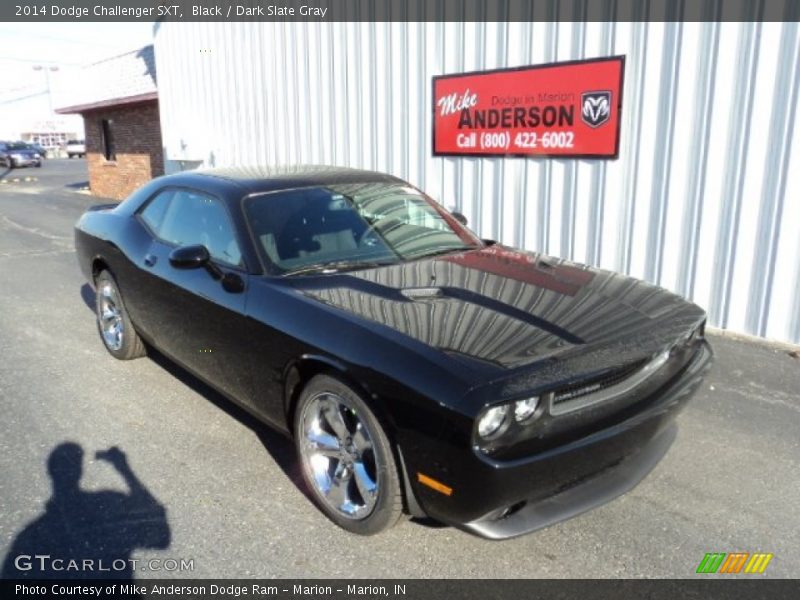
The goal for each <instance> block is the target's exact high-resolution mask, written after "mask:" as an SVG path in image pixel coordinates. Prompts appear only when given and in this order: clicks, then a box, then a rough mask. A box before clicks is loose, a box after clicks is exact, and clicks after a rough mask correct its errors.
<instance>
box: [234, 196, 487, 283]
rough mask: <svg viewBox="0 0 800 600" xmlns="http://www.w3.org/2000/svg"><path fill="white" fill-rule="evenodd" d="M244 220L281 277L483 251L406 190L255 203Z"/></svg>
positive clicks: (260, 198) (270, 198) (441, 213)
mask: <svg viewBox="0 0 800 600" xmlns="http://www.w3.org/2000/svg"><path fill="white" fill-rule="evenodd" d="M245 213H246V216H247V220H248V222H249V225H250V229H251V231H252V232H253V235H254V237H255V239H256V240H257V242H258V243H257V245H258V247H259V250H260V251H261V252H262V255H263V257H264V258H265V259H266V260H268V261H269V263H271V264H272V265H274V267H275V270H277V271H278V272H280V273H308V272H314V271H319V270H325V269H326V268H327V269H330V270H336V271H340V270H344V269H352V268H359V267H369V266H376V265H380V264H391V263H397V262H404V261H408V260H414V259H417V258H422V257H424V256H433V255H437V254H445V253H449V252H460V251H463V250H467V249H470V248H475V247H478V246H480V245H481V241H480V240H479V239H478V238H477V237H476V236H475V235H474V234H473V233H472V232H470V231H469V230H468V229H467V228H465V227H463V226H462V225H461V224H460V223H459V222H458V221H456V220H455V218H453V216H452V215H450V214H449V213H447V212H446V211H444V210H443V209H442V208H441V207H439V206H438V205H437V204H436V203H435V202H434V201H433V200H431V199H430V198H428V197H426V196H424V195H423V194H421V193H420V192H418V191H417V190H415V189H413V188H411V187H409V186H406V185H402V184H387V183H358V184H346V185H340V184H335V185H327V186H323V187H311V188H301V189H295V190H287V191H281V192H274V193H266V194H261V195H258V196H253V197H251V198H249V199H248V201H247V202H246V203H245Z"/></svg>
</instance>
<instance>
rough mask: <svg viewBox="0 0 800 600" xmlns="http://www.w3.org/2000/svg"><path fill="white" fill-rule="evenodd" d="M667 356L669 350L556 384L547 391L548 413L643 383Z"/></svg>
mask: <svg viewBox="0 0 800 600" xmlns="http://www.w3.org/2000/svg"><path fill="white" fill-rule="evenodd" d="M668 359H669V352H664V353H662V354H659V355H657V356H655V357H654V358H652V359H651V360H647V361H640V362H637V363H634V364H631V365H627V366H625V367H622V368H621V369H617V370H615V371H612V372H610V373H605V374H604V375H602V376H600V377H598V378H595V379H591V380H588V381H587V380H584V381H580V382H578V383H574V384H572V385H569V386H566V387H563V388H560V389H558V390H556V391H555V392H553V393H552V394H551V399H550V414H551V415H562V414H566V413H570V412H573V411H576V410H579V409H583V408H587V407H589V406H592V405H594V404H598V403H600V402H606V401H608V400H613V399H614V398H617V397H619V396H622V395H625V394H627V393H628V392H631V391H633V390H634V389H635V388H636V387H638V386H639V385H641V384H642V383H644V382H645V381H646V380H647V379H648V378H649V377H650V376H651V375H653V374H654V373H655V372H656V371H658V370H659V369H660V368H661V367H662V366H663V365H664V364H665V363H666V362H667V360H668Z"/></svg>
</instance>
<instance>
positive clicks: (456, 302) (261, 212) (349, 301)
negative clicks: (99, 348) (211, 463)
mask: <svg viewBox="0 0 800 600" xmlns="http://www.w3.org/2000/svg"><path fill="white" fill-rule="evenodd" d="M464 221H465V219H463V217H462V216H461V215H459V214H457V213H452V214H451V213H449V212H448V211H446V210H444V209H443V208H442V207H441V206H439V205H438V204H437V203H436V202H434V201H433V200H431V199H430V198H429V197H427V196H426V195H425V194H424V193H423V192H421V191H420V190H418V189H416V188H414V187H413V186H411V185H409V184H408V183H406V182H404V181H402V180H400V179H397V178H395V177H392V176H389V175H384V174H380V173H374V172H368V171H359V170H353V169H345V168H334V167H280V168H269V169H268V168H237V169H227V170H226V169H215V170H208V171H197V172H190V173H180V174H175V175H170V176H166V177H161V178H158V179H155V180H153V181H152V182H150V183H148V184H147V185H145V186H144V187H142V188H140V189H139V190H138V191H136V192H135V193H134V194H132V195H131V196H130V197H129V198H128V199H127V200H125V201H124V202H122V203H121V204H119V205H112V206H109V205H105V206H98V207H94V208H92V209H90V210H88V211H87V212H86V213H85V214H84V215H83V216H82V217H81V219H80V221H79V222H78V224H77V226H76V232H75V243H76V248H77V254H78V259H79V261H80V266H81V268H82V270H83V272H84V274H85V276H86V277H87V279H88V280H89V282H90V283H91V284H92V285H93V286H94V288H95V290H96V308H97V324H98V328H99V332H100V336H101V339H102V340H103V343H104V344H105V347H106V348H107V349H108V351H109V352H110V353H111V354H112V355H113V356H115V357H116V358H119V359H131V358H136V357H139V356H143V355H144V354H145V353H146V350H147V348H148V347H154V348H156V349H158V350H159V351H160V352H162V353H163V354H165V355H166V356H168V357H170V358H171V359H172V360H174V361H175V362H177V363H179V364H180V365H181V366H182V367H184V368H186V369H187V370H189V371H191V372H192V373H194V374H195V375H196V376H197V377H199V378H200V379H202V380H204V381H206V382H207V383H209V384H210V385H212V386H213V387H215V388H216V389H217V390H219V391H220V392H221V393H223V394H224V395H225V396H227V397H228V398H230V399H231V400H233V401H234V402H236V403H238V404H239V405H241V406H243V407H244V408H245V409H247V410H248V411H250V412H252V413H253V414H255V415H256V416H257V417H258V418H259V419H261V420H263V421H265V422H266V423H268V424H270V425H271V426H273V427H275V428H277V429H279V430H281V431H283V432H284V433H286V434H288V435H290V436H291V437H293V439H294V442H295V445H296V447H297V455H298V460H299V463H300V465H301V466H302V473H303V476H304V480H305V484H306V485H307V487H308V488H309V490H310V492H311V495H312V497H313V498H314V499H315V500H316V502H317V504H318V505H319V507H320V509H321V510H322V511H323V512H324V513H325V514H326V515H327V516H328V517H329V518H330V519H331V520H333V521H334V522H336V523H337V524H339V525H340V526H342V527H344V528H345V529H347V530H349V531H352V532H355V533H360V534H372V533H377V532H379V531H382V530H384V529H386V528H387V527H389V526H391V525H392V524H394V523H395V522H396V521H397V519H398V518H399V516H400V515H401V513H403V512H406V513H410V514H412V515H416V516H423V515H427V516H429V517H432V518H434V519H437V520H440V521H443V522H445V523H449V524H452V525H455V526H458V527H461V528H464V529H466V530H469V531H471V532H474V533H477V534H479V535H482V536H485V537H487V538H493V539H502V538H508V537H513V536H516V535H520V534H524V533H527V532H530V531H534V530H536V529H539V528H541V527H544V526H547V525H549V524H551V523H554V522H556V521H559V520H562V519H566V518H569V517H571V516H574V515H576V514H578V513H580V512H583V511H585V510H588V509H590V508H592V507H595V506H598V505H600V504H602V503H604V502H607V501H608V500H610V499H612V498H614V497H616V496H618V495H620V494H622V493H624V492H625V491H627V490H629V489H631V488H632V487H633V486H634V485H636V484H637V483H638V482H639V481H640V480H641V479H642V478H643V477H644V476H645V475H646V474H647V473H648V472H649V471H650V470H651V469H652V468H653V467H654V466H655V464H656V463H657V462H658V461H659V460H660V458H661V457H662V456H663V455H664V453H665V452H666V451H667V449H668V447H669V445H670V444H671V442H672V440H673V438H674V432H675V426H674V418H675V415H676V414H677V413H678V411H679V410H680V409H681V408H682V407H683V406H684V405H685V403H686V401H687V400H688V399H689V397H690V396H691V395H692V393H693V392H694V390H695V389H696V388H697V386H698V385H699V383H700V381H701V379H702V377H703V374H704V372H705V371H706V369H707V368H708V365H709V364H710V361H711V350H710V348H709V345H708V343H707V342H706V340H705V338H704V335H703V328H704V323H705V314H704V312H703V311H702V310H701V309H700V308H698V307H697V306H695V305H694V304H691V303H690V302H687V301H686V300H683V299H682V298H680V297H678V296H676V295H674V294H671V293H669V292H667V291H665V290H663V289H661V288H658V287H655V286H653V285H650V284H647V283H644V282H642V281H638V280H636V279H632V278H630V277H627V276H623V275H619V274H615V273H610V272H607V271H602V270H599V269H595V268H590V267H586V266H582V265H577V264H574V263H569V262H566V261H564V260H559V259H556V258H551V257H549V256H544V255H540V254H535V253H531V252H525V251H521V250H516V249H513V248H509V247H505V246H502V245H500V244H498V243H494V242H492V241H487V240H481V239H480V238H478V237H477V236H476V235H475V234H474V233H472V232H471V231H470V230H469V229H468V228H467V227H466V226H465V225H463V224H462V223H463V222H464Z"/></svg>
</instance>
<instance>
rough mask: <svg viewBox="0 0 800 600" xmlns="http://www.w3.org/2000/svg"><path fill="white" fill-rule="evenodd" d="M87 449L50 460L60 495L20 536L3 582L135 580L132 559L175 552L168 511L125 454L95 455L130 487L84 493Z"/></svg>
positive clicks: (72, 447) (59, 449)
mask: <svg viewBox="0 0 800 600" xmlns="http://www.w3.org/2000/svg"><path fill="white" fill-rule="evenodd" d="M84 454H85V452H84V450H83V448H82V447H81V446H80V445H79V444H77V443H75V442H72V441H65V442H62V443H61V444H59V445H57V446H56V447H55V448H53V450H52V451H51V452H50V455H49V456H48V458H47V461H46V465H47V472H48V474H49V475H50V479H51V483H52V495H51V496H50V499H49V500H48V501H47V503H46V504H45V507H44V511H43V513H42V514H41V515H39V516H38V517H37V518H36V519H34V520H33V521H31V522H30V523H29V524H28V525H26V526H25V528H24V529H23V530H22V531H21V532H19V533H18V534H17V535H16V537H15V538H14V540H13V541H12V543H11V545H10V549H9V551H8V554H7V555H6V557H5V559H4V561H3V564H2V573H0V578H2V579H34V580H41V579H115V580H120V579H121V580H128V581H132V580H133V575H134V565H133V561H132V560H131V555H132V553H133V552H134V551H136V550H139V549H158V550H163V549H166V548H168V547H169V545H170V542H171V531H170V526H169V523H168V521H167V512H166V509H165V508H164V507H163V506H162V505H161V504H160V503H159V502H158V500H156V498H155V497H154V496H153V495H152V494H151V493H150V491H149V490H148V489H147V487H146V486H145V485H144V484H143V483H142V482H141V481H140V480H139V478H138V477H137V476H136V474H135V473H134V471H133V469H132V468H131V467H130V465H129V463H128V459H127V457H126V455H125V453H124V452H123V451H122V450H120V449H119V448H117V447H111V448H109V449H107V450H102V451H99V452H96V453H95V458H96V459H97V460H99V461H105V462H107V463H109V464H110V465H111V466H112V467H114V469H115V470H116V471H117V473H118V474H119V476H120V477H121V478H122V480H123V481H124V482H125V484H126V487H127V488H128V490H127V492H120V491H116V490H110V489H106V490H99V491H87V490H83V489H81V485H80V482H81V478H82V476H83V466H84Z"/></svg>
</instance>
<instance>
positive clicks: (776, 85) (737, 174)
mask: <svg viewBox="0 0 800 600" xmlns="http://www.w3.org/2000/svg"><path fill="white" fill-rule="evenodd" d="M580 5H581V3H580V2H578V3H576V6H577V7H579V6H580ZM787 6H788V7H789V8H790V9H791V5H787ZM201 50H204V51H202V52H201ZM610 54H625V55H626V57H627V59H626V73H625V88H624V98H623V119H622V136H621V151H620V158H619V159H618V160H616V161H589V160H571V159H550V160H536V159H517V158H515V159H485V158H434V157H433V156H432V155H431V115H432V108H431V106H432V99H431V77H432V76H434V75H437V74H441V73H454V72H460V71H472V70H480V69H492V68H498V67H506V66H509V67H512V66H519V65H526V64H537V63H543V62H551V61H561V60H570V59H576V58H586V57H594V56H606V55H610ZM156 60H157V68H158V73H159V88H160V89H159V94H160V102H161V120H162V129H163V131H164V143H165V146H166V148H165V150H166V151H165V156H166V158H167V171H168V172H171V171H174V170H177V169H180V168H191V167H194V166H197V165H206V166H212V165H216V166H223V165H231V164H248V163H293V162H305V163H323V164H335V165H349V166H357V167H364V168H369V169H377V170H381V171H387V172H390V173H394V174H396V175H398V176H401V177H404V178H406V179H408V180H410V181H411V182H412V183H414V184H416V185H418V186H420V187H421V188H423V189H425V190H427V191H428V192H429V193H431V195H433V196H434V197H436V198H437V199H439V200H440V201H441V202H442V203H443V204H445V205H447V206H451V207H452V206H455V207H457V208H458V209H459V210H461V211H462V212H464V214H465V215H466V216H467V217H468V218H469V220H470V223H471V225H472V227H473V228H474V229H475V230H476V231H478V232H479V233H480V234H481V235H482V236H485V237H492V238H496V239H498V240H500V241H502V242H503V243H506V244H509V245H515V246H520V247H523V248H526V249H530V250H536V251H542V252H546V253H548V254H553V255H557V256H561V257H565V258H569V259H572V260H575V261H579V262H586V263H589V264H593V265H597V266H600V267H603V268H607V269H612V270H616V271H621V272H624V273H629V274H631V275H634V276H636V277H640V278H643V279H647V280H649V281H651V282H653V283H657V284H659V285H662V286H664V287H666V288H668V289H671V290H674V291H676V292H678V293H680V294H682V295H685V296H687V297H689V298H691V299H692V300H694V301H695V302H697V303H698V304H700V305H701V306H704V307H706V308H707V310H708V311H709V315H710V322H711V324H712V325H716V326H720V327H726V328H729V329H733V330H737V331H742V332H747V333H752V334H756V335H760V336H766V337H769V338H773V339H780V340H785V341H792V342H797V343H800V144H798V143H797V142H796V140H797V139H798V135H799V134H800V118H797V112H798V102H800V96H799V94H798V88H799V87H800V28H799V27H798V24H797V23H796V22H790V23H763V24H762V23H713V22H712V23H679V22H678V23H671V22H667V23H662V22H651V23H648V22H645V23H613V22H592V23H541V22H536V23H506V22H498V23H494V22H490V23H301V24H291V23H256V24H246V23H231V24H224V23H185V24H170V23H166V24H162V25H161V26H160V27H159V30H158V31H157V34H156ZM793 142H795V143H793ZM181 160H183V161H185V162H184V163H180V162H178V161H181Z"/></svg>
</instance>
